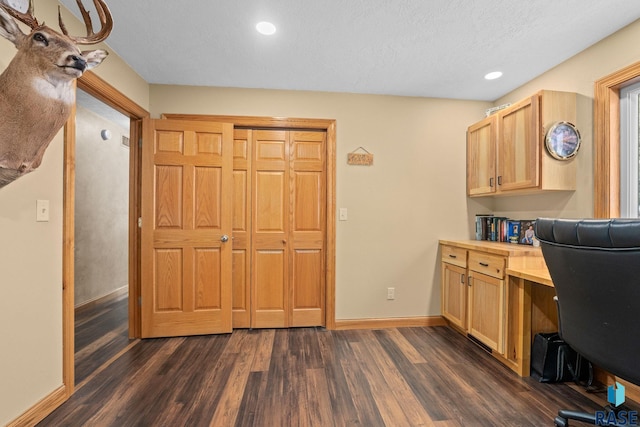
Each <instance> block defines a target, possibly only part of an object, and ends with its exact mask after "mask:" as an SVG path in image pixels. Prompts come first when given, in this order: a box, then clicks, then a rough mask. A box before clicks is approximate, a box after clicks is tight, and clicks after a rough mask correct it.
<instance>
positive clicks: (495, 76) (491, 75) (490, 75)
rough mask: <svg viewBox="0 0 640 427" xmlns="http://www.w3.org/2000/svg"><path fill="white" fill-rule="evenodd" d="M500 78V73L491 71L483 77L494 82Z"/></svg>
mask: <svg viewBox="0 0 640 427" xmlns="http://www.w3.org/2000/svg"><path fill="white" fill-rule="evenodd" d="M500 77H502V71H492V72H490V73H488V74H486V75H485V76H484V78H485V79H487V80H495V79H499V78H500Z"/></svg>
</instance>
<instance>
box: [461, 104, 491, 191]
mask: <svg viewBox="0 0 640 427" xmlns="http://www.w3.org/2000/svg"><path fill="white" fill-rule="evenodd" d="M495 177H496V117H495V116H490V117H487V118H486V119H484V120H482V121H480V122H478V123H476V124H474V125H472V126H470V127H469V129H468V130H467V195H469V196H477V195H481V194H492V193H495V191H496V179H495Z"/></svg>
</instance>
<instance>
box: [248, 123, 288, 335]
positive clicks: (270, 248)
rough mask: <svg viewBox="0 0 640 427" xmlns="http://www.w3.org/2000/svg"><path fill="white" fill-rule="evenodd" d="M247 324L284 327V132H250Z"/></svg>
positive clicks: (286, 285)
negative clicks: (250, 220) (250, 174)
mask: <svg viewBox="0 0 640 427" xmlns="http://www.w3.org/2000/svg"><path fill="white" fill-rule="evenodd" d="M252 145H253V165H252V169H253V170H252V190H253V191H252V192H253V194H252V199H253V200H252V209H251V211H252V212H251V217H252V224H251V225H252V233H251V234H252V244H251V246H252V247H251V251H252V260H251V264H252V273H251V296H252V298H251V311H252V313H251V327H253V328H285V327H288V326H289V313H288V307H289V299H290V298H289V292H288V290H289V283H288V282H289V280H288V279H289V262H288V253H287V245H288V244H289V242H288V238H289V235H288V234H289V233H288V230H289V219H290V215H289V203H290V202H289V132H288V131H281V130H254V131H253V141H252Z"/></svg>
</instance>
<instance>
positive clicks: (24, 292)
mask: <svg viewBox="0 0 640 427" xmlns="http://www.w3.org/2000/svg"><path fill="white" fill-rule="evenodd" d="M35 10H36V14H37V16H38V18H39V19H40V20H44V21H46V22H47V23H52V24H53V23H56V22H57V13H58V11H57V2H55V1H51V0H46V1H45V0H37V1H36V2H35ZM65 12H66V13H65ZM63 13H64V19H65V22H66V23H67V26H68V28H69V29H70V31H71V32H72V33H73V34H83V33H84V27H83V26H82V25H81V24H80V23H79V22H77V21H75V23H74V19H73V18H72V17H71V15H70V14H68V12H67V11H66V10H65V9H64V8H63ZM106 49H107V50H110V49H109V48H108V47H106ZM14 53H15V48H14V46H13V45H12V44H11V43H10V42H8V41H6V40H4V39H0V69H2V70H4V68H6V66H7V65H8V64H9V62H10V61H11V59H12V58H13V55H14ZM96 74H98V75H100V76H101V77H103V78H104V79H107V80H108V81H109V83H110V84H112V85H113V86H115V87H116V88H117V89H118V90H120V91H121V92H123V93H124V94H126V95H127V96H128V97H129V98H130V99H132V100H133V101H134V102H136V103H138V105H140V106H142V107H143V108H148V85H147V84H146V82H144V81H143V80H142V79H141V78H140V77H139V76H138V75H137V74H135V73H134V72H132V71H131V70H130V69H129V68H128V67H127V66H126V65H125V64H124V62H123V61H122V60H121V59H120V58H118V56H117V55H115V54H113V52H112V54H111V55H109V57H108V58H107V59H106V60H105V62H104V63H103V64H102V65H101V66H100V67H99V68H97V69H96ZM62 171H63V132H62V131H61V132H59V133H58V135H57V136H56V138H55V139H54V140H53V141H52V143H51V145H50V146H49V148H48V149H47V152H46V153H45V155H44V159H43V162H42V165H41V166H40V167H39V168H38V169H37V170H36V171H35V172H32V173H30V174H28V175H26V176H24V177H22V178H20V179H18V180H16V181H14V182H13V183H11V184H9V185H8V186H6V187H4V188H2V189H0V340H1V341H2V351H0V425H5V424H7V423H8V422H10V421H12V420H14V419H15V418H17V417H18V416H19V415H21V414H22V413H23V412H24V411H26V410H28V409H29V408H31V407H32V406H33V405H35V404H36V403H37V402H38V401H40V400H41V399H43V398H45V397H46V396H47V395H49V394H50V393H52V392H53V391H54V390H56V389H57V388H59V387H60V386H62V208H63V205H62V196H63V195H62V180H63V177H62ZM37 199H45V200H49V201H50V210H51V218H50V221H49V222H38V223H37V222H36V221H35V216H36V200H37Z"/></svg>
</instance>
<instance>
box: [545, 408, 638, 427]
mask: <svg viewBox="0 0 640 427" xmlns="http://www.w3.org/2000/svg"><path fill="white" fill-rule="evenodd" d="M639 417H640V415H639V414H638V412H636V411H630V410H629V409H628V408H626V407H625V406H622V405H621V406H618V407H616V408H612V407H611V406H606V407H605V408H604V409H603V410H602V411H601V412H600V413H598V414H589V413H586V412H579V411H570V410H568V409H561V410H560V411H558V416H557V417H556V418H555V420H554V424H555V425H556V426H557V427H567V426H568V425H569V420H575V421H581V422H583V423H589V424H592V425H597V426H611V427H617V426H626V427H633V426H640V424H638V422H639Z"/></svg>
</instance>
